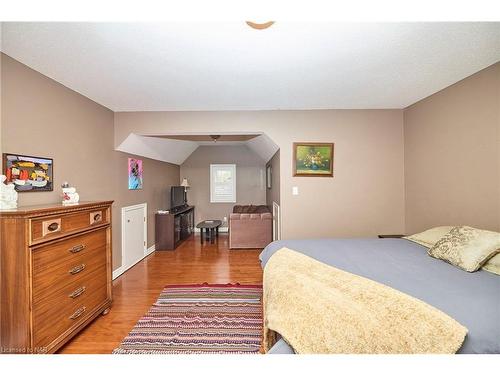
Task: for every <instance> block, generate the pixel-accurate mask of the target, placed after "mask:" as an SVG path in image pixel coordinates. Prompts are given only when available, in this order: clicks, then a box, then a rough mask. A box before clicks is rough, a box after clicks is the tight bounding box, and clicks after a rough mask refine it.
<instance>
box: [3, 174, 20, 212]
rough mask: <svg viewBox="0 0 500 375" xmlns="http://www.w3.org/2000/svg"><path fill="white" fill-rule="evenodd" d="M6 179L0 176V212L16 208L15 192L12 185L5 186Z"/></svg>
mask: <svg viewBox="0 0 500 375" xmlns="http://www.w3.org/2000/svg"><path fill="white" fill-rule="evenodd" d="M5 180H7V177H6V176H4V175H3V174H2V175H0V210H11V209H13V208H17V191H16V190H15V186H14V184H5V183H4V182H5Z"/></svg>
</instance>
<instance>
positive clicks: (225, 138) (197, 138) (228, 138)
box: [150, 134, 260, 144]
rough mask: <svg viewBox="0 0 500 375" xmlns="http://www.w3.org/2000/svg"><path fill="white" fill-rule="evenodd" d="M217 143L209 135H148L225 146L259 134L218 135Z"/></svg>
mask: <svg viewBox="0 0 500 375" xmlns="http://www.w3.org/2000/svg"><path fill="white" fill-rule="evenodd" d="M218 135H219V138H217V142H214V140H213V138H212V137H211V136H210V135H209V134H185V135H150V137H157V138H166V139H179V140H182V141H194V142H210V143H214V144H221V142H223V143H222V144H227V142H245V141H248V140H250V139H252V138H255V137H258V136H259V135H260V134H218Z"/></svg>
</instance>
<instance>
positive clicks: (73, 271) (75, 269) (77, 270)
mask: <svg viewBox="0 0 500 375" xmlns="http://www.w3.org/2000/svg"><path fill="white" fill-rule="evenodd" d="M84 269H85V264H84V263H82V264H80V265H79V266H76V267H73V268H72V269H70V270H69V273H70V274H72V275H76V274H77V273H80V272H82V271H83V270H84Z"/></svg>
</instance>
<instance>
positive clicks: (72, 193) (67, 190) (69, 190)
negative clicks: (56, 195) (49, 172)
mask: <svg viewBox="0 0 500 375" xmlns="http://www.w3.org/2000/svg"><path fill="white" fill-rule="evenodd" d="M61 187H62V192H63V195H62V197H63V200H62V204H63V205H65V206H68V205H72V204H78V201H79V200H80V195H78V193H77V192H76V189H75V188H74V187H70V186H69V184H68V183H67V182H64V183H63V184H62V185H61Z"/></svg>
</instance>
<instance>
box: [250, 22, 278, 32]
mask: <svg viewBox="0 0 500 375" xmlns="http://www.w3.org/2000/svg"><path fill="white" fill-rule="evenodd" d="M246 23H247V25H248V26H250V27H251V28H252V29H255V30H264V29H267V28H269V27H271V26H272V25H273V24H274V21H269V22H264V23H255V22H252V21H246Z"/></svg>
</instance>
